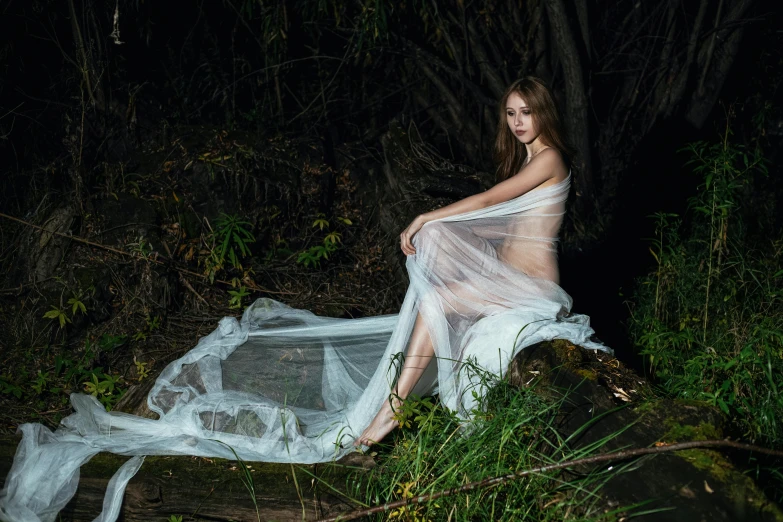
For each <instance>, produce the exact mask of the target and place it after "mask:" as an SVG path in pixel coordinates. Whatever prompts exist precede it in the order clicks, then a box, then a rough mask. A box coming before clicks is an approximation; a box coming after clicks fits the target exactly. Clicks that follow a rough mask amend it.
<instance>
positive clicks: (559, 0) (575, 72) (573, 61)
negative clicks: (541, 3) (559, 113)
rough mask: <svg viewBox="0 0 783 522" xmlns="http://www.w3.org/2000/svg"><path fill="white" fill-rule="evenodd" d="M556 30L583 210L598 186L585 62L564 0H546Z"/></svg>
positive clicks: (576, 178)
mask: <svg viewBox="0 0 783 522" xmlns="http://www.w3.org/2000/svg"><path fill="white" fill-rule="evenodd" d="M546 9H547V13H548V14H549V21H550V26H551V29H552V32H553V34H554V37H555V42H557V54H558V56H559V58H560V63H561V64H562V67H563V74H564V76H565V101H566V103H565V105H566V110H565V115H566V121H565V126H566V128H567V129H568V130H569V135H570V137H571V141H572V143H573V144H574V146H575V148H576V155H575V157H574V159H573V165H574V167H575V170H576V174H575V175H574V178H575V185H576V196H577V200H576V205H577V207H580V208H582V209H585V208H586V207H588V206H589V202H590V201H592V199H593V193H594V185H593V172H592V162H591V159H590V153H591V147H590V143H591V141H592V140H591V139H590V129H589V126H588V119H587V95H586V93H585V86H584V81H583V79H582V64H581V63H580V59H579V51H578V50H577V47H576V42H575V41H574V36H573V33H572V32H571V28H570V27H569V24H568V17H567V15H566V10H565V4H564V2H563V0H546Z"/></svg>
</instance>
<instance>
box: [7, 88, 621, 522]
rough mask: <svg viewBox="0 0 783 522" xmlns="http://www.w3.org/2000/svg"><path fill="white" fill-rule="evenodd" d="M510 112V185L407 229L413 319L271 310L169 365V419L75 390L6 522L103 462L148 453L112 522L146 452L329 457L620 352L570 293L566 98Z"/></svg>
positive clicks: (27, 437)
mask: <svg viewBox="0 0 783 522" xmlns="http://www.w3.org/2000/svg"><path fill="white" fill-rule="evenodd" d="M500 108H501V121H500V124H499V128H498V136H497V141H496V152H497V155H498V162H499V166H500V167H499V178H500V179H501V181H500V182H499V183H498V184H497V185H495V186H494V187H493V188H491V189H490V190H488V191H486V192H484V193H482V194H477V195H475V196H471V197H469V198H466V199H464V200H462V201H459V202H457V203H454V204H452V205H448V206H446V207H443V208H441V209H438V210H435V211H433V212H429V213H427V214H424V215H422V216H419V217H418V218H416V219H415V220H414V221H413V223H411V224H410V226H409V227H408V228H406V229H405V231H403V232H402V234H401V235H400V248H401V249H402V251H403V252H404V253H405V255H406V256H407V258H406V267H407V269H408V274H409V276H410V285H409V287H408V290H407V293H406V296H405V299H404V301H403V304H402V307H401V309H400V312H399V313H398V314H392V315H384V316H377V317H366V318H360V319H337V318H330V317H319V316H316V315H314V314H313V313H312V312H309V311H307V310H299V309H295V308H291V307H289V306H287V305H285V304H283V303H280V302H278V301H274V300H272V299H268V298H261V299H257V300H256V301H255V302H254V303H253V304H252V305H250V306H249V307H247V309H245V312H244V314H243V315H242V317H241V319H239V320H237V319H236V318H234V317H224V318H223V319H222V320H221V321H220V323H219V325H218V327H217V328H216V329H215V330H214V331H213V332H212V333H210V334H209V335H207V336H205V337H202V338H201V339H200V340H199V343H198V345H196V346H195V347H194V348H193V349H192V350H190V351H189V352H188V353H186V354H185V355H183V356H182V357H181V358H179V359H177V360H176V361H173V362H172V363H170V364H169V365H168V366H167V367H166V368H164V370H163V371H162V372H161V374H160V375H159V376H158V378H157V380H156V381H155V384H154V386H153V388H152V390H151V391H150V393H149V396H148V397H147V405H148V406H149V409H150V410H151V411H152V412H154V413H155V414H157V415H158V416H159V418H158V419H148V418H141V417H136V416H134V415H128V414H124V413H117V412H107V411H106V410H105V408H104V407H103V405H102V404H101V403H99V402H98V400H97V399H96V398H95V397H92V396H91V395H85V394H80V393H74V394H72V395H71V403H72V404H73V407H74V410H75V412H74V413H73V414H71V415H69V416H68V417H67V418H65V419H63V420H62V422H61V425H60V426H59V427H58V428H57V430H56V431H55V432H51V431H50V430H49V429H48V428H46V427H45V426H43V425H41V424H25V425H22V426H20V427H19V430H20V432H21V433H22V434H23V439H22V442H21V443H20V449H19V451H18V452H17V454H16V457H15V458H14V463H13V466H12V467H11V470H10V471H9V472H8V476H7V477H6V481H5V485H4V487H3V489H2V491H0V518H1V519H3V520H14V521H17V520H20V521H24V520H39V519H41V518H43V519H49V518H53V517H54V516H55V513H57V512H58V511H59V510H60V509H62V508H63V507H64V506H65V505H66V503H67V502H68V501H69V499H70V498H71V497H72V496H73V494H74V493H75V491H76V485H77V482H78V476H79V467H80V466H81V465H82V464H83V463H85V462H87V461H88V460H89V459H90V458H91V457H92V456H93V455H95V454H97V453H98V452H100V451H109V452H114V453H119V454H122V455H128V456H133V457H134V458H131V459H130V460H128V461H127V462H126V463H125V464H123V465H122V466H121V467H120V469H119V470H118V471H117V473H116V474H115V476H114V477H113V478H112V480H111V481H110V482H109V486H108V489H107V492H106V501H105V503H104V510H103V513H102V514H101V516H100V517H99V519H100V520H102V521H104V522H112V521H114V520H115V519H116V517H117V515H118V513H119V512H120V506H121V502H122V496H123V491H124V489H125V486H126V485H127V483H128V481H129V480H130V478H131V477H132V476H133V475H134V474H135V473H136V471H137V470H138V469H139V467H140V466H141V464H142V461H143V456H144V455H155V454H157V455H199V456H203V457H208V456H211V457H222V458H227V459H234V458H236V457H237V456H238V457H239V458H241V459H243V460H245V461H261V462H296V463H314V462H328V461H331V460H335V459H339V458H340V457H342V456H344V455H346V454H348V453H350V452H352V451H355V446H356V445H367V446H369V445H371V444H374V443H376V442H377V441H379V440H381V439H383V438H384V437H385V436H386V435H387V434H388V433H389V432H390V431H391V430H392V429H393V428H394V427H395V426H396V424H397V423H396V421H395V420H394V416H393V414H394V409H395V408H396V407H397V406H399V404H400V401H401V400H404V399H405V398H406V397H408V396H409V394H411V393H416V394H418V395H424V394H425V393H435V392H437V393H438V395H439V400H440V402H441V403H442V404H444V405H445V406H446V407H448V408H451V409H452V410H455V411H456V412H457V414H458V415H460V416H461V417H463V418H465V419H468V418H470V415H471V412H472V411H474V409H475V408H476V407H477V406H480V400H481V397H482V396H483V395H484V394H485V393H486V391H487V390H486V386H488V385H490V384H491V380H492V378H494V377H501V376H502V375H503V374H504V373H505V371H506V368H507V367H508V363H509V362H510V361H511V359H512V358H513V357H514V356H515V355H516V354H517V353H518V352H519V351H520V350H523V349H524V348H525V347H527V346H530V345H533V344H535V343H537V342H540V341H544V340H548V339H554V338H564V339H568V340H570V341H571V342H573V343H574V344H578V345H580V346H583V347H586V348H594V349H599V350H606V351H609V350H608V349H607V348H606V347H605V346H603V345H601V344H597V343H594V342H592V341H591V340H590V337H591V335H592V334H593V333H594V332H593V330H592V329H591V328H590V326H589V319H588V318H587V317H585V316H583V315H574V314H571V313H570V308H571V298H570V297H569V296H568V294H566V293H565V292H564V291H563V289H562V288H560V286H559V285H558V280H559V277H558V270H557V247H556V242H557V234H558V231H559V229H560V225H561V222H562V217H563V214H564V213H565V201H566V199H567V197H568V190H569V186H570V176H569V171H568V167H567V163H566V160H565V156H564V152H565V150H566V148H565V146H564V142H563V138H562V136H561V132H560V126H559V120H558V118H557V112H556V110H555V106H554V103H553V101H552V96H551V94H550V92H549V91H548V90H547V88H546V87H545V86H544V84H543V83H541V81H540V80H537V79H536V78H529V77H528V78H524V79H522V80H519V81H518V82H515V83H514V84H513V85H511V87H509V89H508V92H507V93H506V94H505V96H504V97H503V99H502V100H501V105H500ZM401 358H402V359H404V364H403V365H402V367H401V368H400V367H399V366H398V364H397V362H398V361H399V360H400V359H401ZM352 441H353V443H354V444H351V442H352ZM52 470H56V473H53V471H52Z"/></svg>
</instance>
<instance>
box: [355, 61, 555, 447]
mask: <svg viewBox="0 0 783 522" xmlns="http://www.w3.org/2000/svg"><path fill="white" fill-rule="evenodd" d="M499 108H500V118H499V121H498V131H497V137H496V139H495V153H496V160H497V161H498V163H499V167H498V172H499V176H498V177H499V178H500V183H498V184H497V185H495V186H494V187H492V188H491V189H490V190H487V191H486V192H483V193H481V194H476V195H473V196H470V197H468V198H465V199H463V200H461V201H458V202H456V203H453V204H451V205H448V206H445V207H443V208H440V209H437V210H434V211H432V212H428V213H426V214H422V215H420V216H418V217H417V218H416V219H415V220H414V221H413V222H412V223H411V224H410V225H409V226H408V228H406V229H405V230H404V231H403V232H402V234H400V248H401V249H402V252H403V253H404V254H405V255H406V256H413V255H415V254H416V248H415V246H414V244H413V238H414V236H415V235H416V234H417V232H419V230H421V228H422V227H423V226H424V225H426V224H427V223H429V222H432V221H434V220H438V219H442V218H446V217H449V216H454V215H456V214H463V213H466V212H470V211H475V210H478V209H482V208H486V207H489V206H492V205H497V204H499V203H502V202H505V201H508V200H511V199H513V198H516V197H519V196H521V195H523V194H526V193H528V192H530V191H532V190H537V189H541V188H544V187H548V186H551V185H554V184H557V183H562V182H563V181H565V180H566V179H567V178H568V174H569V172H568V167H567V166H566V161H565V158H564V153H565V152H566V146H565V141H564V139H563V137H562V130H561V127H560V120H559V118H558V114H557V109H556V107H555V104H554V100H553V99H552V95H551V93H550V91H549V89H547V87H546V86H545V85H544V83H543V82H542V81H541V80H539V79H538V78H535V77H532V76H528V77H526V78H524V79H521V80H517V81H516V82H514V83H513V84H511V86H509V88H508V89H507V90H506V92H505V94H504V95H503V97H502V98H501V100H500V104H499ZM559 226H560V220H557V221H556V222H553V223H551V225H550V227H549V228H550V230H548V231H547V236H549V237H555V236H556V235H557V229H558V228H559ZM504 247H505V248H506V251H505V252H504V253H502V254H499V255H500V256H501V257H503V258H506V259H507V261H508V262H509V264H513V265H514V266H515V267H517V268H518V269H519V270H521V271H522V272H525V273H526V274H528V275H531V276H535V277H540V278H544V279H546V280H548V281H552V282H553V283H559V280H560V278H559V273H558V268H557V257H556V251H555V249H554V245H552V247H551V248H549V249H524V248H514V247H513V246H511V245H504ZM434 355H435V352H434V349H433V344H432V340H431V338H430V335H429V333H428V332H427V329H426V326H425V322H424V320H423V318H422V317H421V315H418V317H417V320H416V325H415V327H414V330H413V333H412V335H411V341H410V344H409V347H408V350H407V354H406V356H405V364H404V366H403V368H402V371H401V373H400V376H399V378H398V380H397V382H396V385H395V388H394V390H393V391H392V395H391V397H390V400H388V401H386V402H384V404H383V406H382V407H381V409H380V410H379V411H378V413H377V415H376V416H375V417H374V419H373V421H372V423H371V424H370V426H368V427H367V428H366V429H365V430H364V432H363V433H362V434H361V435H360V436H359V437H358V438H357V439H356V441H355V444H356V445H359V444H363V445H367V446H369V445H372V444H373V443H375V442H378V441H380V440H381V439H383V438H384V437H385V436H386V435H387V434H388V433H389V432H390V431H391V430H392V429H394V428H395V427H396V426H397V424H398V423H397V421H396V420H395V417H394V409H395V407H396V406H398V405H399V404H400V402H401V400H403V399H405V398H406V397H407V396H408V394H409V393H410V392H411V390H412V389H413V386H414V385H415V384H416V383H417V381H418V380H419V377H420V376H421V374H422V373H423V371H424V369H425V368H426V367H427V365H428V364H429V363H430V361H431V359H432V357H433V356H434Z"/></svg>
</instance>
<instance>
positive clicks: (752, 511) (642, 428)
mask: <svg viewBox="0 0 783 522" xmlns="http://www.w3.org/2000/svg"><path fill="white" fill-rule="evenodd" d="M508 375H509V379H510V381H511V382H512V383H513V384H516V385H518V386H526V385H529V386H535V390H536V391H537V392H538V393H541V394H542V395H544V396H547V397H550V398H552V399H564V400H563V402H562V406H561V408H560V411H559V418H558V419H557V425H558V426H559V430H560V432H561V436H562V437H563V439H566V438H570V441H569V446H570V447H571V448H572V449H573V450H578V449H580V448H586V447H588V446H598V447H600V450H599V452H601V453H608V452H613V451H619V450H627V449H633V448H645V447H650V446H652V445H654V444H655V443H657V442H667V443H671V442H683V441H698V440H716V439H722V438H723V437H724V426H725V418H724V416H723V414H722V413H721V412H720V410H718V409H717V408H715V407H713V406H711V405H709V404H706V403H704V402H700V401H693V400H666V399H656V398H653V396H652V392H651V390H650V387H649V385H648V384H647V383H646V382H645V381H644V379H642V378H641V377H639V376H637V375H635V374H634V373H633V372H632V371H630V370H628V369H626V368H624V367H623V366H622V364H621V363H619V362H618V361H616V360H615V359H613V358H612V357H610V356H608V355H607V354H602V353H600V352H595V351H593V350H585V349H583V348H580V347H578V346H574V345H572V344H570V343H568V342H567V341H561V340H558V341H553V342H545V343H540V344H538V345H535V346H532V347H529V348H527V349H525V350H523V351H522V352H520V354H519V355H517V357H516V358H515V359H514V361H512V363H511V365H510V366H509V373H508ZM531 375H535V376H536V379H534V380H533V381H531V379H530V376H531ZM588 424H589V427H587V428H586V429H585V428H584V427H585V425H588ZM627 463H628V462H626V464H627ZM621 464H623V462H622V461H617V462H613V463H611V464H603V466H605V467H608V466H609V465H611V466H615V467H617V468H618V469H620V468H624V469H625V471H624V472H622V473H619V474H617V475H615V476H614V477H612V478H611V479H609V480H608V481H607V482H606V483H605V484H604V485H603V486H602V487H601V488H600V489H599V490H598V491H596V492H595V494H596V495H597V496H598V498H600V501H599V502H600V505H601V507H602V508H603V509H604V511H605V512H606V513H609V512H616V511H618V510H619V511H620V515H619V516H630V515H631V514H633V513H634V511H640V510H644V511H647V510H650V511H652V512H651V513H648V514H645V515H642V516H639V517H635V518H634V520H637V519H638V520H643V521H661V522H664V521H665V522H680V521H682V522H691V521H702V520H703V521H705V522H707V521H709V522H712V521H738V522H739V521H751V520H752V521H774V522H783V512H781V510H780V509H779V508H778V506H776V505H775V504H774V503H772V502H771V501H769V500H768V499H767V498H766V497H765V495H764V494H763V492H762V491H761V490H760V489H759V488H758V486H757V485H756V484H755V483H754V482H753V480H751V479H750V477H748V476H746V475H744V474H742V473H741V472H740V471H739V470H737V469H736V467H735V466H734V465H733V464H732V462H731V461H730V460H729V459H728V458H727V457H726V456H725V455H724V454H723V453H722V452H720V451H717V450H714V449H710V450H707V449H692V450H687V451H679V452H672V453H663V454H658V455H655V456H654V457H645V458H643V459H641V460H638V461H637V462H635V463H633V464H632V465H630V466H625V467H624V466H621ZM593 471H596V470H595V469H594V466H589V465H584V466H579V467H575V468H572V472H575V473H578V474H585V473H590V472H593ZM634 505H642V507H640V508H638V509H636V510H634V509H633V508H632V506H634ZM624 507H627V509H626V510H624ZM656 509H661V511H656Z"/></svg>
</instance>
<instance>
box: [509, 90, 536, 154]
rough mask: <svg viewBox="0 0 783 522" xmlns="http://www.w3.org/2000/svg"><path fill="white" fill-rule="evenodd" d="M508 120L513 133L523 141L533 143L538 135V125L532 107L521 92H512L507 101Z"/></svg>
mask: <svg viewBox="0 0 783 522" xmlns="http://www.w3.org/2000/svg"><path fill="white" fill-rule="evenodd" d="M506 121H507V122H508V128H509V129H511V133H512V134H513V135H514V136H516V138H517V139H518V140H519V141H521V142H522V143H531V142H532V141H533V140H535V139H536V138H537V137H538V126H537V125H536V123H535V120H533V115H532V113H531V112H530V107H528V106H527V103H526V102H525V100H523V99H522V97H521V96H519V94H517V93H515V92H512V93H511V94H510V95H509V97H508V101H507V102H506Z"/></svg>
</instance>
